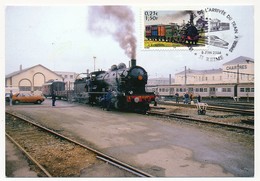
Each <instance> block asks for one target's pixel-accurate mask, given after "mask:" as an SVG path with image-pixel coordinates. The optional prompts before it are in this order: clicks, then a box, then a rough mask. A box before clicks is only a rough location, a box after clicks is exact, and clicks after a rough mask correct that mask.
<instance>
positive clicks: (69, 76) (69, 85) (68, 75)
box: [55, 71, 79, 90]
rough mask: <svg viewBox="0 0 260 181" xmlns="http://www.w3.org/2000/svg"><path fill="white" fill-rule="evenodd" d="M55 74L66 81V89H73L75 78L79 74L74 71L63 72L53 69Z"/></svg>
mask: <svg viewBox="0 0 260 181" xmlns="http://www.w3.org/2000/svg"><path fill="white" fill-rule="evenodd" d="M55 73H56V74H58V75H59V76H61V77H62V79H63V81H64V82H65V83H66V86H65V88H66V90H73V89H74V82H75V79H77V78H78V76H79V74H77V73H75V72H64V71H55Z"/></svg>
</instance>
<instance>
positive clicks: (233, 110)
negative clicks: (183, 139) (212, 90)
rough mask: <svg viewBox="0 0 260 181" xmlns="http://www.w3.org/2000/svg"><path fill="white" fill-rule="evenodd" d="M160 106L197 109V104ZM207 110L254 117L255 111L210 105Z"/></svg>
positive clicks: (170, 103) (166, 103) (160, 103)
mask: <svg viewBox="0 0 260 181" xmlns="http://www.w3.org/2000/svg"><path fill="white" fill-rule="evenodd" d="M158 104H159V105H168V106H180V107H191V108H196V107H195V106H196V104H194V105H190V104H176V103H173V102H162V101H160V102H159V103H158ZM207 110H212V111H222V112H230V113H237V114H242V115H251V116H253V115H254V110H244V109H237V108H230V107H223V106H211V105H209V106H208V107H207Z"/></svg>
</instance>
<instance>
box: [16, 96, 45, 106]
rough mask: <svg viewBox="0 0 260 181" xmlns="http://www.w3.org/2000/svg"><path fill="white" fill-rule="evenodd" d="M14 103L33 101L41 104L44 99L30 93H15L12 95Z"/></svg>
mask: <svg viewBox="0 0 260 181" xmlns="http://www.w3.org/2000/svg"><path fill="white" fill-rule="evenodd" d="M12 101H13V103H14V104H19V103H35V104H41V103H42V102H43V101H44V97H43V96H41V95H33V94H30V93H16V94H14V95H13V97H12Z"/></svg>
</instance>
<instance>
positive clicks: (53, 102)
mask: <svg viewBox="0 0 260 181" xmlns="http://www.w3.org/2000/svg"><path fill="white" fill-rule="evenodd" d="M51 99H52V106H55V101H56V95H55V91H52V95H51Z"/></svg>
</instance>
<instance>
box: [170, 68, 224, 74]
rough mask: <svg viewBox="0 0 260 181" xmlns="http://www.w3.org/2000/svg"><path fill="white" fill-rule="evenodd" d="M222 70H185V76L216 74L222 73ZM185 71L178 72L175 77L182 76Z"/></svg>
mask: <svg viewBox="0 0 260 181" xmlns="http://www.w3.org/2000/svg"><path fill="white" fill-rule="evenodd" d="M222 71H223V70H222V69H221V68H219V69H211V70H192V69H187V70H186V74H192V75H194V74H218V73H222ZM184 74H185V71H182V72H179V73H177V74H175V75H184Z"/></svg>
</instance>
